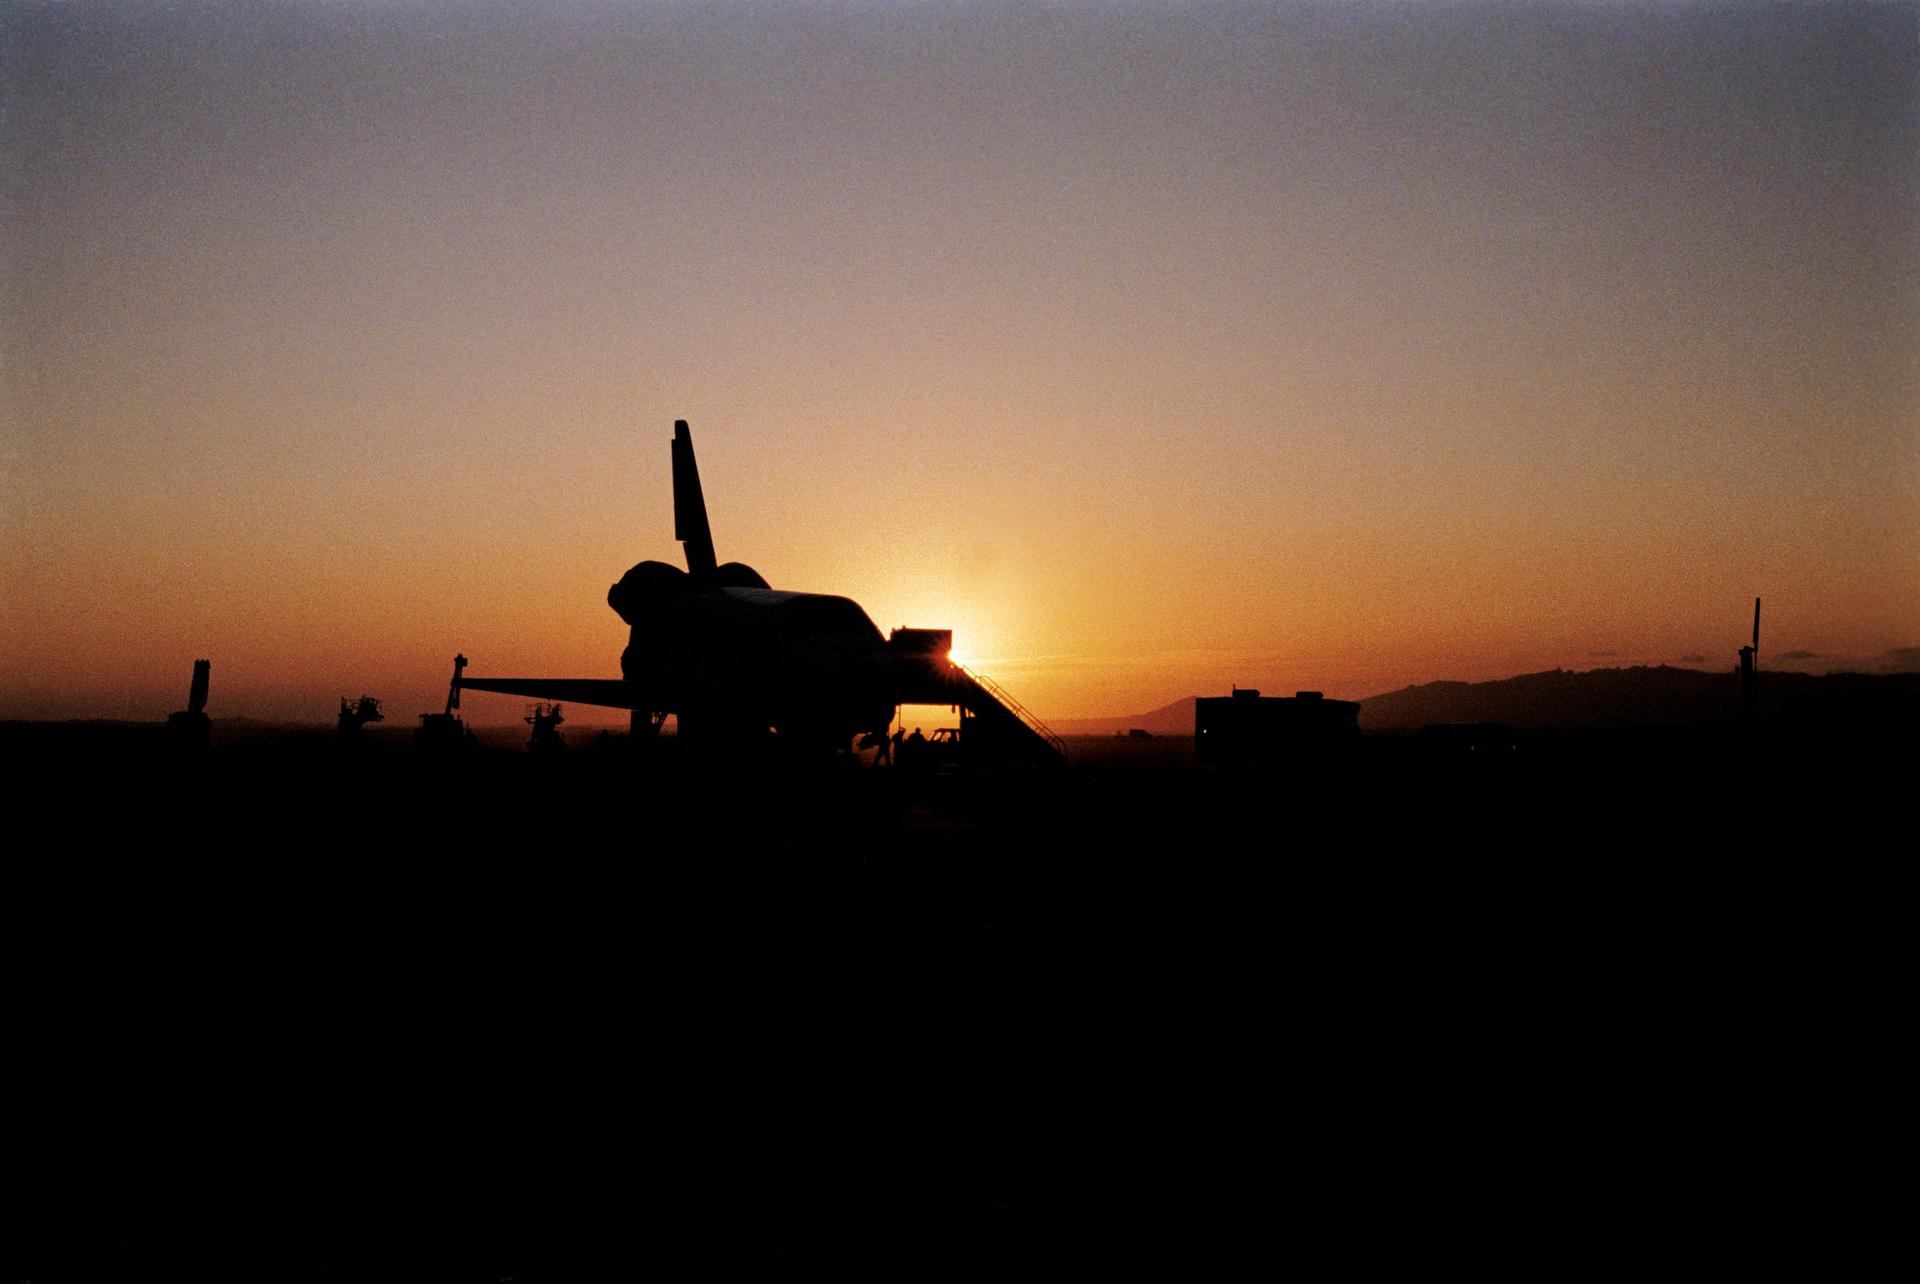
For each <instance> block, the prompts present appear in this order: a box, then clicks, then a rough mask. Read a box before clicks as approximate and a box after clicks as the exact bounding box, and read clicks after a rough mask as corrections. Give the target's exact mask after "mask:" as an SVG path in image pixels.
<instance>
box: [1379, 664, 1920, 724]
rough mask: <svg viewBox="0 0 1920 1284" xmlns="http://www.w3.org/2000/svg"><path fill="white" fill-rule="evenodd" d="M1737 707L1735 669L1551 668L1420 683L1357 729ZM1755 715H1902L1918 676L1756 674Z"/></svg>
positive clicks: (1732, 712) (1609, 719) (1911, 704)
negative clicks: (1496, 678) (1479, 678)
mask: <svg viewBox="0 0 1920 1284" xmlns="http://www.w3.org/2000/svg"><path fill="white" fill-rule="evenodd" d="M1739 711H1740V679H1739V677H1738V675H1737V674H1734V673H1732V672H1726V673H1705V672H1702V671H1700V670H1698V669H1676V668H1671V667H1669V666H1667V665H1660V666H1657V667H1654V668H1647V667H1644V666H1636V667H1634V668H1630V669H1593V670H1590V671H1588V672H1586V673H1575V672H1571V671H1568V670H1564V669H1553V670H1549V671H1548V672H1546V673H1528V674H1524V675H1522V676H1520V677H1515V678H1503V679H1500V680H1499V681H1496V682H1471V683H1470V682H1429V683H1425V684H1423V685H1421V686H1413V687H1405V688H1403V689H1401V690H1399V691H1392V692H1388V693H1387V694H1385V695H1377V696H1374V697H1372V698H1371V699H1368V700H1363V701H1361V704H1360V727H1361V729H1362V730H1364V731H1404V730H1415V729H1417V728H1420V727H1423V726H1427V725H1429V724H1432V723H1437V722H1505V723H1509V724H1511V725H1512V726H1515V727H1519V728H1524V729H1529V730H1594V729H1604V728H1620V727H1682V726H1701V725H1706V724H1713V723H1724V722H1730V721H1732V720H1733V719H1734V718H1735V717H1736V716H1737V715H1738V713H1739ZM1760 712H1761V716H1762V717H1763V718H1765V719H1778V718H1785V719H1790V720H1794V721H1807V720H1815V721H1817V720H1845V721H1857V720H1861V719H1874V720H1880V719H1885V720H1910V719H1913V718H1915V717H1917V716H1920V675H1914V674H1892V675H1879V676H1875V675H1869V674H1862V673H1831V674H1824V675H1818V674H1810V673H1767V672H1764V671H1763V672H1762V673H1761V674H1760Z"/></svg>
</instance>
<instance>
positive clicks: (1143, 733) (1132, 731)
mask: <svg viewBox="0 0 1920 1284" xmlns="http://www.w3.org/2000/svg"><path fill="white" fill-rule="evenodd" d="M1127 739H1129V740H1151V739H1153V733H1152V732H1151V731H1148V730H1147V729H1146V728H1145V727H1128V728H1127Z"/></svg>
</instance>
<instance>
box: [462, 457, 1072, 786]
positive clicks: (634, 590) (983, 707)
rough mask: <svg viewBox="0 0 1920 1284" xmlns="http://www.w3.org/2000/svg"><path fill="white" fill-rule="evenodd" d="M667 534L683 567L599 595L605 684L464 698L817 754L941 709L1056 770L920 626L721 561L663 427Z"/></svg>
mask: <svg viewBox="0 0 1920 1284" xmlns="http://www.w3.org/2000/svg"><path fill="white" fill-rule="evenodd" d="M673 523H674V538H675V539H677V540H679V541H680V543H681V545H682V547H683V548H684V549H685V552H686V561H687V567H686V569H685V570H684V571H683V570H681V569H680V568H679V567H677V566H672V565H669V564H667V563H665V562H654V561H646V562H641V563H640V564H639V565H637V566H635V567H633V569H631V570H629V571H628V572H627V573H626V574H625V575H623V576H621V577H620V582H619V583H617V584H615V585H614V586H613V587H612V588H611V589H609V590H607V605H608V606H611V607H612V608H613V609H614V610H615V611H616V612H617V613H618V614H619V616H620V618H621V619H622V620H625V621H626V622H627V624H628V625H629V626H630V629H631V633H630V635H629V637H628V641H627V649H626V651H625V652H624V653H623V654H622V655H621V657H620V673H621V676H620V677H619V678H618V679H612V678H604V679H603V678H470V677H465V676H462V675H458V674H457V675H456V677H455V682H456V684H457V685H458V686H459V687H460V688H462V689H465V690H471V691H491V692H497V693H499V694H503V695H515V696H522V697H531V698H533V699H536V700H551V701H564V702H567V703H571V704H593V705H602V706H607V707H611V708H616V709H627V710H631V711H632V713H633V727H634V731H635V733H636V734H649V733H652V732H655V731H658V730H659V727H660V724H661V723H662V722H663V721H665V719H666V716H667V715H668V714H670V713H671V714H674V715H676V716H677V717H678V718H679V725H680V734H681V736H682V737H684V738H687V739H690V740H698V741H703V742H718V743H737V742H740V741H742V740H747V739H754V738H761V737H766V736H768V735H769V734H777V735H778V736H779V737H780V738H781V739H782V740H783V741H787V742H791V743H794V744H798V745H803V746H811V747H818V748H822V749H836V748H846V747H847V746H848V745H849V744H850V743H851V741H852V740H853V739H854V738H855V737H857V736H861V735H864V734H867V733H870V732H872V733H878V734H880V735H883V736H884V735H885V734H886V731H887V728H888V727H889V725H890V724H891V723H892V721H893V714H894V709H895V708H896V706H898V705H901V704H952V705H958V706H960V707H961V708H963V709H965V710H966V711H967V712H969V713H971V714H973V715H974V720H975V722H976V724H977V725H980V726H981V728H982V735H981V737H980V740H981V741H982V743H983V746H984V747H986V748H989V749H991V750H993V751H994V753H995V756H998V757H1015V758H1020V757H1025V758H1030V759H1034V760H1040V761H1047V760H1052V761H1058V760H1059V756H1060V755H1059V753H1058V747H1057V745H1058V742H1057V741H1056V740H1054V739H1053V737H1052V735H1051V733H1049V732H1047V731H1046V730H1045V728H1044V727H1039V726H1038V724H1037V723H1035V722H1033V720H1032V719H1031V718H1030V717H1027V718H1023V717H1022V716H1021V715H1020V714H1019V713H1016V712H1015V711H1014V710H1012V709H1009V708H1007V707H1006V705H1005V704H1003V703H1001V701H1000V700H998V699H996V698H995V697H994V695H993V694H992V693H990V692H989V691H988V690H987V689H986V688H985V687H983V686H981V685H980V683H979V682H977V681H975V680H974V679H973V677H972V676H971V675H969V674H967V673H966V672H965V671H964V670H962V669H961V668H960V667H959V666H958V665H955V664H953V663H952V662H951V660H950V658H949V657H948V656H947V654H946V651H945V649H944V648H941V649H939V650H938V651H937V652H931V653H930V652H929V651H928V649H927V648H926V647H925V646H924V645H923V642H924V638H925V636H926V631H925V630H899V631H898V632H897V633H896V636H895V638H893V639H889V638H886V637H883V636H881V633H880V630H879V629H878V628H876V627H875V626H874V623H873V621H872V620H870V619H869V618H867V613H866V612H865V611H863V610H861V609H860V606H859V605H858V604H857V603H855V602H854V601H852V600H851V599H849V598H844V597H834V596H831V595H828V594H821V593H795V592H789V591H786V590H782V589H775V588H771V587H769V586H768V584H767V582H766V580H765V579H763V578H762V577H761V575H760V573H759V572H758V571H756V570H754V569H753V568H752V567H750V566H747V565H745V564H744V563H741V562H724V563H723V562H720V561H719V560H718V559H717V558H716V556H715V554H714V548H713V532H712V529H711V527H710V526H709V525H708V522H707V504H706V499H705V497H704V495H703V494H702V492H701V489H700V470H699V467H698V466H697V465H696V464H695V462H694V457H693V438H692V436H691V434H690V433H689V432H688V431H687V424H686V421H685V420H676V421H675V422H674V425H673Z"/></svg>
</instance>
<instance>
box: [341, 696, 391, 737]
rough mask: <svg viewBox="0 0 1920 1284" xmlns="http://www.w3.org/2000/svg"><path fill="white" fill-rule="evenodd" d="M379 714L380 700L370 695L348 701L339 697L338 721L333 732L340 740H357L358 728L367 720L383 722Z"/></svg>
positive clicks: (358, 735) (343, 697) (367, 721)
mask: <svg viewBox="0 0 1920 1284" xmlns="http://www.w3.org/2000/svg"><path fill="white" fill-rule="evenodd" d="M385 721H386V719H385V718H384V717H382V716H381V714H380V702H379V701H378V700H376V699H374V698H373V697H372V696H370V695H363V696H361V697H360V698H359V699H358V700H356V701H353V702H349V701H348V700H347V698H346V697H345V696H341V697H340V721H339V722H338V723H337V724H336V725H335V727H334V734H336V735H337V736H339V737H340V739H342V740H355V741H357V740H359V739H360V728H362V727H364V726H365V725H366V724H367V723H369V722H385Z"/></svg>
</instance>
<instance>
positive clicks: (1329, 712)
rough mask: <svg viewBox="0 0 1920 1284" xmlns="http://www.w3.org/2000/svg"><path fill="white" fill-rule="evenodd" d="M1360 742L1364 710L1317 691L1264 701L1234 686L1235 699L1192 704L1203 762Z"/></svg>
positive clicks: (1196, 748) (1256, 758) (1278, 755)
mask: <svg viewBox="0 0 1920 1284" xmlns="http://www.w3.org/2000/svg"><path fill="white" fill-rule="evenodd" d="M1359 738H1360V706H1359V704H1357V703H1356V702H1354V701H1351V700H1329V699H1327V698H1326V697H1325V696H1323V695H1321V694H1320V692H1318V691H1298V692H1295V693H1294V694H1293V696H1292V697H1291V698H1288V697H1285V696H1266V697H1262V696H1261V694H1260V693H1259V692H1258V691H1255V690H1251V689H1242V688H1240V687H1235V688H1234V689H1233V694H1232V695H1231V696H1205V697H1201V698H1200V699H1197V700H1195V701H1194V702H1193V751H1194V756H1195V757H1196V758H1198V759H1199V760H1200V761H1201V762H1221V763H1237V762H1259V761H1262V760H1264V759H1273V758H1288V757H1294V756H1297V755H1299V754H1302V753H1313V752H1315V751H1322V750H1328V749H1334V748H1338V747H1340V746H1343V745H1347V744H1351V743H1352V742H1353V741H1355V740H1358V739H1359Z"/></svg>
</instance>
